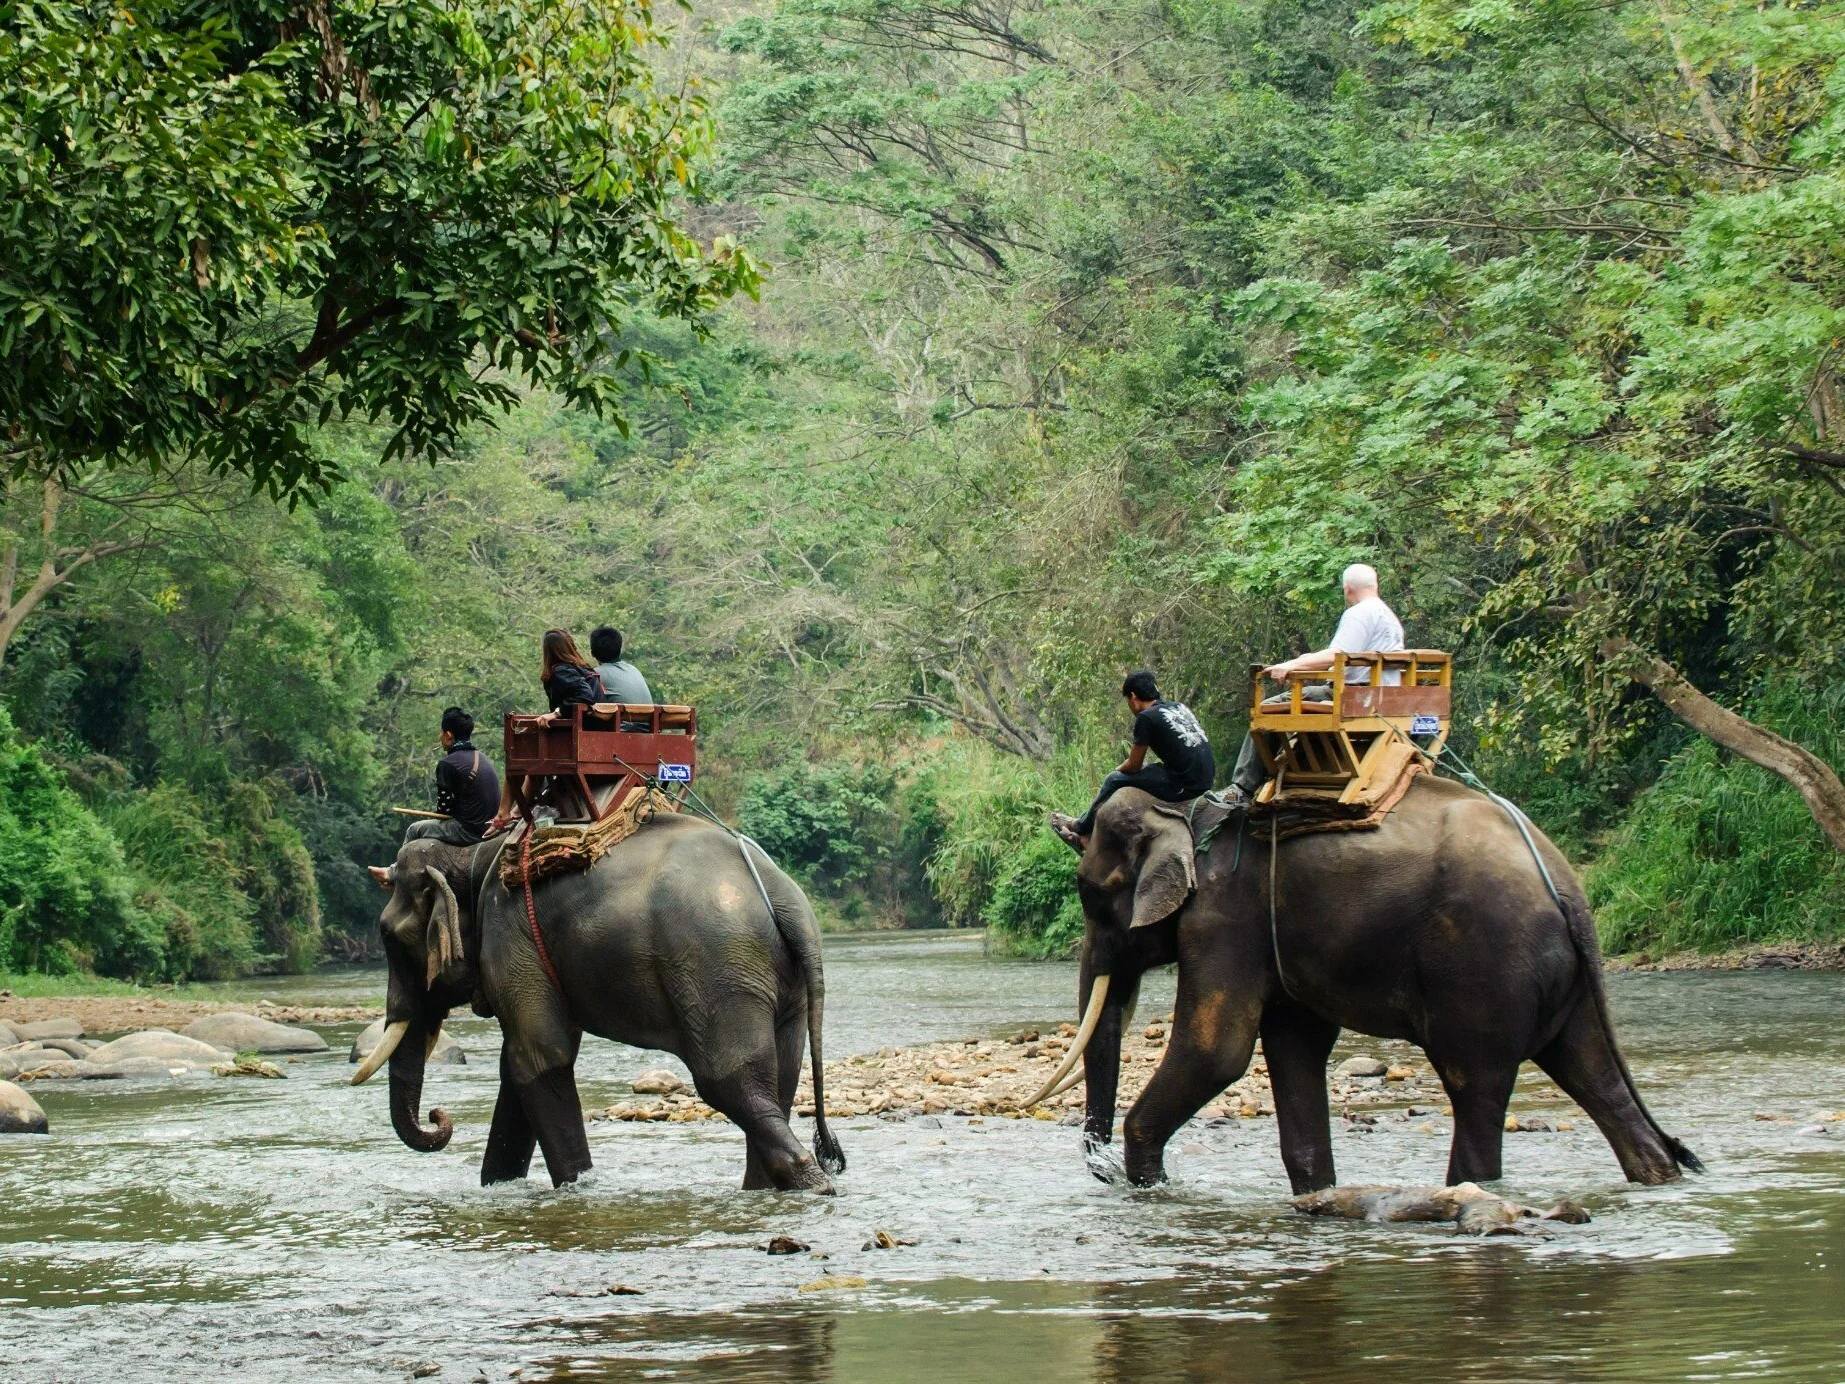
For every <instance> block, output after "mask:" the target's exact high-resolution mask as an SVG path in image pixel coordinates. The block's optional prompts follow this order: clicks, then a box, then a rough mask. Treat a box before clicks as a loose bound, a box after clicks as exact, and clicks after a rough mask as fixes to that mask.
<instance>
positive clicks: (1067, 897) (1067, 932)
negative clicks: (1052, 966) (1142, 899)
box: [981, 832, 1083, 957]
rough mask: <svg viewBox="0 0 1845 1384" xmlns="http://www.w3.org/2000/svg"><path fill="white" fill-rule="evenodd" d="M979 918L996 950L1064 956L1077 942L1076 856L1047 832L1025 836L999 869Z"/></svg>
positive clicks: (1079, 932) (1079, 915)
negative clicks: (985, 926)
mask: <svg viewBox="0 0 1845 1384" xmlns="http://www.w3.org/2000/svg"><path fill="white" fill-rule="evenodd" d="M981 917H982V918H983V919H985V921H986V923H987V926H988V927H990V928H992V929H993V934H994V937H995V940H996V942H997V943H998V944H999V947H998V949H1000V950H1004V951H1009V952H1013V953H1016V954H1018V955H1020V956H1034V957H1057V956H1067V955H1069V954H1070V953H1071V952H1072V951H1074V950H1075V949H1076V946H1077V944H1078V943H1079V942H1081V941H1082V939H1083V906H1082V903H1081V901H1080V900H1079V899H1078V898H1077V896H1076V852H1074V851H1072V850H1071V849H1070V848H1069V847H1068V846H1066V845H1065V844H1064V843H1063V842H1062V841H1059V840H1058V839H1057V838H1056V837H1055V836H1052V835H1051V834H1050V833H1049V832H1040V833H1038V834H1037V835H1035V836H1032V837H1029V838H1028V839H1027V840H1026V842H1025V844H1024V845H1023V846H1021V847H1020V848H1019V849H1018V850H1017V851H1016V852H1015V853H1014V854H1013V855H1012V857H1011V858H1010V859H1009V860H1007V861H1006V863H1005V865H1004V866H1003V867H1002V868H1001V870H1000V873H999V878H998V879H996V880H995V881H994V883H993V894H992V897H991V899H990V900H989V901H988V903H987V906H986V908H985V909H984V910H982V913H981Z"/></svg>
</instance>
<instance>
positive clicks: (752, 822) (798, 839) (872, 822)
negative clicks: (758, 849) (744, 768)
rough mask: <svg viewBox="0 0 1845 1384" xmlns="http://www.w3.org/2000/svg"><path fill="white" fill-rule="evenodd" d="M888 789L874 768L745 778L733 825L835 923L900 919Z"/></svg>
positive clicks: (797, 767)
mask: <svg viewBox="0 0 1845 1384" xmlns="http://www.w3.org/2000/svg"><path fill="white" fill-rule="evenodd" d="M896 783H897V780H896V775H895V774H894V773H893V772H892V771H891V770H890V769H888V768H884V767H882V766H879V765H857V764H852V763H849V762H845V761H836V762H834V763H830V764H817V765H815V764H794V765H790V766H788V767H786V768H783V769H780V770H778V771H775V772H773V773H767V774H758V775H756V776H754V777H753V778H751V779H750V781H749V784H748V787H746V788H745V790H744V794H743V801H742V802H741V804H739V806H738V811H737V820H738V824H739V825H740V826H741V827H742V829H743V831H744V832H745V833H746V834H747V835H749V836H751V837H753V838H755V840H756V841H757V842H759V843H760V844H761V846H762V848H763V849H764V850H766V851H768V852H769V854H770V855H772V856H773V857H775V859H776V861H777V862H778V863H780V864H781V866H782V867H783V868H784V869H786V870H787V871H788V872H789V873H790V874H792V875H794V876H795V878H797V879H799V880H800V881H801V883H802V884H803V885H804V886H806V887H807V888H808V890H809V891H810V892H811V893H813V894H815V895H817V896H818V897H817V898H816V902H817V903H821V904H824V905H830V908H831V911H832V912H834V913H835V914H836V915H837V919H838V921H839V922H840V923H842V924H852V925H856V924H863V923H866V922H879V921H882V922H886V923H888V922H891V921H895V920H898V919H899V918H900V914H901V909H900V907H899V906H898V905H897V903H896V900H895V898H894V896H893V885H894V883H895V881H894V879H893V875H892V864H893V860H894V857H895V853H894V850H893V848H894V847H895V846H896V844H897V842H898V839H899V830H898V821H897V811H896V808H895V807H894V805H893V802H892V799H893V798H894V796H895V794H896Z"/></svg>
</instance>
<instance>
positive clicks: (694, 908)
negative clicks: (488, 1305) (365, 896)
mask: <svg viewBox="0 0 1845 1384" xmlns="http://www.w3.org/2000/svg"><path fill="white" fill-rule="evenodd" d="M507 848H508V847H506V845H505V838H499V839H495V840H489V841H487V842H484V843H482V844H481V845H478V846H474V847H461V848H457V847H454V846H449V845H445V844H442V843H441V842H438V841H434V840H428V839H425V840H415V841H409V842H406V843H405V844H404V846H403V848H402V849H401V850H400V851H399V852H398V855H397V859H396V861H395V862H394V863H393V864H392V865H391V867H390V868H389V870H388V871H386V872H384V879H383V881H381V886H382V887H384V888H386V889H388V890H389V891H390V897H389V899H388V900H387V901H386V902H385V905H384V909H383V912H382V913H381V915H380V917H379V931H380V933H381V935H382V937H383V941H384V950H385V955H386V959H387V961H388V963H389V982H388V988H387V992H386V1006H385V1017H386V1020H387V1025H386V1029H385V1036H384V1038H383V1039H382V1040H381V1041H380V1043H379V1044H378V1047H377V1048H376V1049H375V1050H374V1051H373V1053H372V1055H371V1056H370V1057H369V1058H368V1059H367V1060H366V1061H365V1063H364V1064H363V1065H362V1066H361V1067H360V1068H359V1071H358V1072H357V1073H356V1074H355V1075H354V1076H353V1079H352V1081H353V1084H354V1085H359V1084H361V1083H362V1082H364V1081H365V1080H367V1079H368V1078H370V1077H371V1076H372V1075H373V1074H374V1073H375V1072H376V1071H377V1070H378V1068H379V1067H380V1066H382V1065H384V1064H385V1063H386V1062H388V1063H389V1064H390V1088H391V1089H390V1108H391V1123H392V1126H393V1127H394V1128H395V1130H396V1132H397V1135H398V1137H399V1138H400V1139H402V1140H403V1142H404V1143H405V1144H407V1145H408V1146H409V1147H411V1148H413V1149H417V1150H420V1151H424V1152H435V1151H438V1150H440V1149H442V1148H444V1147H446V1146H447V1144H448V1142H449V1139H450V1138H451V1136H452V1135H453V1132H454V1125H453V1122H452V1121H451V1120H450V1119H449V1117H448V1116H447V1115H446V1114H445V1113H444V1112H443V1111H441V1110H432V1111H431V1112H430V1114H429V1119H430V1121H431V1124H432V1125H433V1126H434V1127H433V1128H429V1127H425V1126H424V1125H423V1124H422V1123H421V1122H420V1121H419V1119H418V1115H417V1112H418V1110H419V1108H420V1104H421V1100H422V1089H423V1070H424V1066H425V1063H426V1061H427V1058H428V1055H429V1052H430V1050H431V1049H433V1048H434V1046H435V1042H436V1039H437V1036H438V1035H439V1034H440V1032H441V1029H442V1024H443V1021H444V1020H445V1019H446V1018H447V1016H448V1014H449V1012H450V1011H451V1010H453V1009H455V1008H457V1007H459V1006H461V1005H465V1004H472V1006H473V1008H474V1011H475V1012H476V1013H478V1014H481V1015H482V1016H483V1017H489V1016H493V1017H497V1018H498V1019H499V1021H500V1029H501V1035H502V1041H501V1047H500V1088H499V1097H498V1100H497V1102H496V1104H495V1105H494V1110H493V1123H492V1127H491V1129H490V1131H489V1134H488V1138H487V1149H486V1153H485V1155H484V1157H483V1158H482V1161H481V1170H480V1177H481V1182H482V1184H483V1185H486V1184H491V1183H495V1182H502V1181H507V1180H512V1179H517V1178H523V1177H524V1176H526V1174H527V1172H528V1171H529V1169H530V1167H531V1161H532V1152H533V1147H534V1145H536V1146H537V1147H538V1148H540V1149H541V1150H542V1151H543V1153H544V1160H545V1167H546V1169H547V1171H548V1172H549V1173H550V1175H551V1182H552V1185H553V1186H562V1185H563V1184H564V1183H567V1182H573V1181H575V1180H576V1179H577V1177H578V1176H579V1175H580V1174H581V1173H583V1172H584V1171H585V1170H587V1169H588V1168H589V1167H590V1153H589V1141H588V1139H587V1137H586V1134H585V1131H584V1125H583V1111H582V1106H581V1104H580V1102H579V1100H578V1096H577V1087H576V1076H575V1071H574V1067H575V1063H576V1057H577V1048H578V1044H579V1043H580V1042H581V1040H582V1037H583V1034H584V1033H585V1032H589V1033H594V1034H597V1035H599V1036H601V1037H604V1038H612V1039H614V1040H615V1041H617V1042H622V1043H628V1044H632V1045H633V1046H635V1047H643V1048H660V1049H664V1050H665V1051H667V1052H671V1053H674V1054H676V1055H677V1056H678V1057H679V1058H680V1059H681V1060H683V1061H684V1062H685V1064H686V1066H687V1067H689V1068H690V1069H691V1072H692V1079H693V1082H694V1084H695V1086H696V1088H697V1091H698V1094H699V1095H700V1096H701V1097H702V1098H703V1099H704V1100H705V1101H706V1102H707V1103H708V1104H710V1105H711V1106H712V1107H713V1108H715V1109H717V1110H719V1111H721V1112H722V1113H724V1114H725V1115H727V1116H729V1117H730V1119H731V1120H733V1121H734V1122H735V1123H736V1124H738V1125H739V1126H740V1127H741V1128H742V1129H743V1131H744V1134H745V1135H746V1137H747V1143H748V1155H747V1159H746V1166H745V1170H744V1177H743V1186H744V1187H745V1188H752V1189H755V1188H770V1187H773V1188H777V1189H785V1190H807V1191H815V1192H821V1193H825V1194H831V1193H832V1191H833V1183H832V1176H831V1175H832V1174H836V1173H839V1172H841V1171H843V1170H844V1168H845V1155H844V1153H843V1152H842V1151H841V1150H840V1147H839V1143H838V1141H837V1140H836V1139H835V1138H834V1137H833V1134H832V1132H831V1131H830V1130H829V1129H828V1128H827V1123H826V1099H825V1088H824V1085H823V1076H822V1060H821V1049H820V1029H821V1018H822V1012H823V1008H824V1002H825V981H824V977H823V975H822V972H821V964H820V936H819V929H818V927H817V925H816V924H815V921H814V914H813V909H812V907H811V906H810V905H809V903H808V901H807V898H806V896H805V895H804V894H802V892H801V890H800V889H799V888H798V887H797V886H796V885H795V884H794V882H793V881H792V880H790V879H789V878H788V877H787V876H786V875H784V874H783V873H782V872H781V871H780V870H779V869H777V868H776V867H775V865H774V864H773V863H772V862H771V861H770V860H769V859H768V858H767V857H766V856H765V855H763V854H762V852H761V850H760V848H759V847H755V846H754V845H753V843H752V844H751V845H750V846H749V847H748V849H749V850H750V851H751V858H747V859H746V858H745V856H744V853H743V852H744V850H745V849H746V847H745V846H744V844H743V843H742V842H741V841H740V840H739V839H738V838H736V837H734V836H732V835H731V834H730V833H729V832H728V831H726V830H724V829H722V828H720V827H717V826H714V825H712V824H711V823H708V822H705V821H701V820H699V819H697V818H695V817H691V816H679V815H673V814H662V815H659V816H656V817H655V818H654V819H653V820H652V821H650V822H648V823H646V824H645V825H643V826H641V827H640V828H639V829H638V830H636V831H635V832H634V834H633V835H631V836H629V837H628V838H627V839H626V840H624V841H621V842H619V843H617V844H616V845H614V846H612V847H610V848H609V850H608V851H607V852H606V853H605V854H604V855H603V856H602V858H601V859H600V860H598V861H596V862H595V863H594V864H593V865H591V866H590V867H589V868H588V869H587V870H584V871H582V872H579V873H566V874H560V875H553V876H550V877H548V878H545V879H542V880H534V881H533V884H532V892H531V908H532V914H533V915H534V916H535V918H536V925H537V930H538V932H539V935H540V936H541V937H542V939H543V953H542V955H541V952H540V949H539V943H538V941H537V940H535V938H534V935H533V934H534V925H533V921H532V918H531V917H528V913H527V899H526V893H525V891H524V889H522V888H513V889H508V888H506V887H505V886H504V885H503V884H502V883H501V881H500V875H499V868H498V864H497V862H498V859H499V855H500V852H501V850H502V849H507ZM511 849H517V848H516V847H512V848H511ZM752 865H753V868H752ZM758 879H760V881H761V884H760V886H759V885H758V883H757V881H758ZM765 895H766V898H765ZM770 901H772V904H771V902H770ZM547 962H548V963H549V964H547ZM804 1046H805V1047H807V1048H810V1049H811V1051H812V1054H813V1079H814V1122H815V1123H814V1148H815V1153H816V1154H817V1155H818V1156H817V1158H816V1157H815V1156H814V1155H812V1154H809V1153H808V1152H807V1151H806V1150H805V1149H803V1148H802V1147H801V1145H800V1144H799V1143H798V1142H797V1140H796V1139H795V1137H794V1133H793V1131H792V1130H791V1129H790V1128H789V1125H788V1114H789V1110H790V1108H791V1107H792V1105H793V1102H794V1096H795V1089H796V1087H797V1086H798V1085H799V1082H800V1077H801V1058H802V1050H803V1047H804Z"/></svg>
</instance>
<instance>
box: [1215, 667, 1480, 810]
mask: <svg viewBox="0 0 1845 1384" xmlns="http://www.w3.org/2000/svg"><path fill="white" fill-rule="evenodd" d="M1354 668H1363V669H1364V670H1365V672H1366V674H1367V677H1366V679H1365V681H1363V682H1351V683H1348V682H1347V681H1346V673H1347V670H1348V669H1354ZM1387 672H1396V673H1400V674H1401V675H1402V678H1401V685H1399V686H1395V687H1391V686H1386V685H1385V682H1384V675H1385V674H1386V673H1387ZM1453 675H1454V667H1453V659H1452V658H1451V656H1450V655H1448V654H1446V653H1443V652H1441V651H1440V650H1438V649H1406V650H1403V651H1402V652H1399V653H1388V654H1382V653H1361V654H1335V655H1334V656H1333V665H1332V667H1331V668H1325V669H1315V670H1313V671H1312V672H1299V673H1291V674H1289V675H1288V676H1287V677H1286V678H1285V679H1281V680H1280V681H1281V682H1282V684H1283V690H1282V691H1281V692H1279V693H1278V694H1275V695H1268V688H1267V683H1268V681H1269V680H1268V679H1266V678H1264V677H1263V676H1262V670H1261V669H1260V668H1256V669H1254V670H1252V673H1251V676H1250V709H1249V730H1250V734H1251V735H1252V736H1253V737H1254V739H1255V744H1256V752H1257V754H1258V755H1260V756H1261V759H1262V764H1263V766H1264V768H1266V769H1267V770H1268V782H1267V783H1265V784H1263V785H1262V787H1261V789H1260V790H1259V791H1258V792H1257V794H1256V801H1257V802H1261V803H1267V802H1273V801H1275V799H1276V798H1277V796H1278V795H1279V796H1280V798H1281V799H1282V800H1283V801H1288V800H1293V799H1295V798H1297V797H1299V798H1309V797H1311V798H1320V799H1327V798H1330V799H1333V800H1335V801H1337V802H1339V803H1343V804H1351V805H1353V806H1368V805H1370V804H1371V803H1372V802H1373V801H1375V800H1376V799H1377V798H1378V797H1379V796H1380V795H1382V794H1383V793H1385V792H1388V791H1389V789H1390V787H1391V786H1392V785H1393V784H1395V783H1396V781H1397V778H1398V776H1399V775H1400V774H1401V773H1402V771H1403V768H1404V766H1405V765H1406V764H1407V763H1408V762H1409V761H1410V760H1411V759H1413V758H1416V757H1417V755H1418V750H1417V748H1416V747H1417V746H1420V747H1421V750H1422V752H1424V753H1427V754H1429V755H1434V754H1438V753H1439V752H1440V750H1441V747H1442V745H1443V744H1445V743H1446V742H1447V739H1448V724H1449V721H1448V715H1449V702H1450V697H1451V694H1452V691H1453ZM1329 682H1330V684H1331V687H1330V692H1331V699H1330V700H1328V701H1314V700H1311V699H1309V698H1308V697H1307V696H1306V689H1307V688H1308V687H1309V686H1311V685H1313V684H1315V683H1318V684H1321V685H1325V684H1327V683H1329ZM1431 718H1432V719H1431Z"/></svg>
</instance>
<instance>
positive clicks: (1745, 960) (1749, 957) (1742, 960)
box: [1604, 942, 1845, 971]
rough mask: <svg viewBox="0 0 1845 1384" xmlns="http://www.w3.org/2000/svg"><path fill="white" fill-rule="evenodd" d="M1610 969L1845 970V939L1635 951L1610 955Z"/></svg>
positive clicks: (1606, 963) (1608, 962)
mask: <svg viewBox="0 0 1845 1384" xmlns="http://www.w3.org/2000/svg"><path fill="white" fill-rule="evenodd" d="M1604 964H1605V965H1606V967H1607V969H1608V970H1610V971H1845V942H1760V943H1756V944H1754V945H1752V946H1747V947H1735V948H1732V949H1731V950H1729V951H1722V952H1695V951H1684V952H1672V953H1670V954H1669V955H1666V956H1654V955H1653V954H1652V953H1650V952H1632V953H1629V954H1628V955H1625V956H1610V957H1608V958H1606V961H1605V963H1604Z"/></svg>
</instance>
